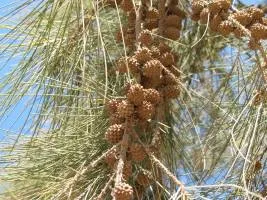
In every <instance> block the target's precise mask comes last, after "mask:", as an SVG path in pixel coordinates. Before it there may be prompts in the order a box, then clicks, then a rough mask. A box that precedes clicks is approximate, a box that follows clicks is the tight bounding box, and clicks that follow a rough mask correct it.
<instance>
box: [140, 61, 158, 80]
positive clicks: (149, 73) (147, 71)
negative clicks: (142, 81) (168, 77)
mask: <svg viewBox="0 0 267 200" xmlns="http://www.w3.org/2000/svg"><path fill="white" fill-rule="evenodd" d="M162 68H163V65H162V64H161V62H160V61H159V60H156V59H154V60H150V61H148V62H147V63H146V64H145V65H144V67H143V75H144V76H145V77H149V78H153V79H155V78H159V77H160V74H161V71H162Z"/></svg>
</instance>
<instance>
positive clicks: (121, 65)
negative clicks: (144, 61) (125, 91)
mask: <svg viewBox="0 0 267 200" xmlns="http://www.w3.org/2000/svg"><path fill="white" fill-rule="evenodd" d="M139 67H140V65H139V63H138V62H137V59H136V58H135V57H126V58H125V57H122V58H120V59H119V60H118V62H117V70H118V71H119V72H120V73H127V72H128V68H129V71H130V72H131V73H138V72H139V70H140V69H139Z"/></svg>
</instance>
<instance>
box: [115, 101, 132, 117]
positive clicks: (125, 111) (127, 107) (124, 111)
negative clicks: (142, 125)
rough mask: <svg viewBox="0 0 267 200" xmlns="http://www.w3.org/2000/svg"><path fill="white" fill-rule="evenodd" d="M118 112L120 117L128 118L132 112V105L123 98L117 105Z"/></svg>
mask: <svg viewBox="0 0 267 200" xmlns="http://www.w3.org/2000/svg"><path fill="white" fill-rule="evenodd" d="M118 113H119V115H120V117H121V118H128V117H131V116H132V115H133V114H134V105H133V104H132V103H131V102H129V101H128V100H123V101H122V102H121V103H120V104H119V106H118Z"/></svg>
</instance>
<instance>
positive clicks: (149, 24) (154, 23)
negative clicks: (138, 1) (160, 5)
mask: <svg viewBox="0 0 267 200" xmlns="http://www.w3.org/2000/svg"><path fill="white" fill-rule="evenodd" d="M158 26H159V22H158V20H146V21H145V23H144V28H145V29H148V30H153V29H155V28H158Z"/></svg>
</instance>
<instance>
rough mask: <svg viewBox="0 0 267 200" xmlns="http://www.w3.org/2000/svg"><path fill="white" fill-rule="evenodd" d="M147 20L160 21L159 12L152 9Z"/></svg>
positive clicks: (148, 12)
mask: <svg viewBox="0 0 267 200" xmlns="http://www.w3.org/2000/svg"><path fill="white" fill-rule="evenodd" d="M146 19H148V20H158V19H159V11H158V10H157V9H156V8H153V7H150V8H149V9H148V11H147V13H146Z"/></svg>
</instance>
